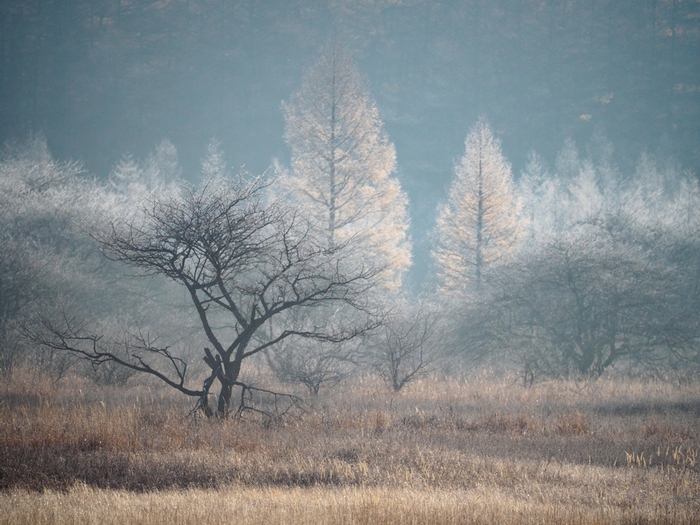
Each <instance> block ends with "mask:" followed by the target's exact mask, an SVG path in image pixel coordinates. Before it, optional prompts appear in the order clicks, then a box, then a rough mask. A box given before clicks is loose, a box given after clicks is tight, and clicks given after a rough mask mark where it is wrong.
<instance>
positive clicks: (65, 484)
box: [0, 374, 700, 523]
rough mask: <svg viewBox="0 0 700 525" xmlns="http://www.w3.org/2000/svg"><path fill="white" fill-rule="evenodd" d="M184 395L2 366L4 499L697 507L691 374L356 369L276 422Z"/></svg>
mask: <svg viewBox="0 0 700 525" xmlns="http://www.w3.org/2000/svg"><path fill="white" fill-rule="evenodd" d="M186 402H187V400H183V399H181V398H178V397H173V396H171V393H170V392H167V391H156V390H153V389H148V388H147V387H145V386H134V387H130V388H128V389H126V388H121V389H117V388H112V389H96V387H94V386H91V385H90V384H88V383H81V382H80V381H79V380H78V379H75V378H73V379H70V380H68V379H67V380H64V381H62V382H60V383H58V384H55V383H51V382H48V381H42V380H38V381H37V380H36V379H35V378H33V377H29V376H24V375H21V374H16V375H15V377H14V378H12V379H11V380H7V381H5V382H3V383H2V385H1V386H0V420H1V421H2V425H1V426H0V487H1V488H2V489H3V490H4V491H5V492H6V494H8V495H12V494H14V495H15V496H13V497H19V496H17V495H18V494H20V493H18V492H17V490H30V491H36V490H38V491H45V490H58V491H65V490H69V491H74V490H75V489H74V487H76V486H79V487H92V488H93V489H109V490H114V489H119V490H129V491H139V492H142V491H147V492H150V491H153V490H159V491H162V490H166V489H191V490H194V489H217V490H224V491H225V490H229V489H228V488H227V487H230V486H237V487H240V488H241V489H242V488H243V487H248V488H250V489H253V488H255V487H257V488H260V489H262V488H265V487H278V488H280V489H282V488H284V487H287V488H289V489H291V488H294V487H296V488H299V487H309V488H310V487H316V488H317V489H319V490H320V489H321V488H323V487H326V488H327V489H328V490H331V489H332V490H341V489H343V490H346V489H347V490H350V489H352V488H353V487H356V488H357V489H358V490H359V489H367V490H369V489H370V488H371V489H372V490H374V491H377V490H390V491H394V492H392V493H396V494H398V493H399V492H400V491H409V490H413V491H416V490H419V491H420V490H423V491H444V492H445V494H447V493H453V492H454V491H469V492H470V493H473V492H474V491H482V492H484V493H489V494H491V496H489V497H495V496H494V494H496V493H498V494H501V495H502V496H499V497H506V499H508V500H513V501H519V502H521V503H522V504H527V505H540V506H542V505H555V506H556V505H564V506H566V508H571V509H579V510H581V509H590V511H591V512H593V511H594V510H595V509H598V508H599V507H600V506H601V505H603V506H605V507H606V508H609V509H613V511H614V512H622V513H623V514H624V512H628V511H629V512H632V511H633V514H634V515H639V516H647V517H650V516H657V517H658V516H660V514H659V512H660V511H659V509H666V510H665V511H664V512H663V513H661V514H662V515H663V516H667V515H668V516H670V515H671V514H668V513H675V514H673V515H677V516H681V515H683V516H686V518H687V517H689V516H693V515H700V502H698V500H697V494H700V458H699V457H698V451H700V417H699V416H700V389H698V386H697V385H693V384H685V385H680V386H679V385H677V384H676V385H674V384H672V383H667V382H666V383H665V382H659V381H656V382H643V381H636V380H630V379H626V380H612V379H610V380H608V379H600V380H598V381H595V382H593V383H589V384H586V385H580V384H576V383H573V382H566V381H556V382H549V383H542V384H539V385H535V386H534V387H531V388H524V387H522V386H521V385H520V383H518V382H515V381H513V380H509V379H498V378H494V377H488V376H481V377H472V378H469V379H441V380H438V379H436V378H432V379H426V380H421V381H418V382H416V383H415V384H413V385H410V386H409V387H407V388H406V389H405V390H402V391H401V392H400V393H393V392H390V391H389V390H387V388H386V387H385V386H384V385H383V384H382V383H381V382H379V381H377V380H376V379H374V378H371V377H363V378H353V379H352V380H351V381H348V382H346V383H343V384H341V385H339V386H338V387H337V388H336V389H334V390H333V391H331V392H329V393H327V394H326V395H325V396H320V397H318V398H314V399H311V400H310V401H309V403H308V404H306V405H304V406H303V409H304V411H303V412H299V413H297V414H295V415H293V416H292V415H290V416H288V417H286V418H285V419H283V420H281V421H265V420H256V419H243V420H241V421H238V420H235V419H231V420H225V421H221V420H206V419H203V418H200V417H196V416H193V415H188V413H189V408H190V407H189V406H188V405H187V404H186ZM353 490H354V489H353ZM71 493H72V492H71ZM6 497H10V496H6ZM37 497H38V496H37ZM550 510H551V509H550ZM567 512H568V511H567ZM577 512H578V511H577ZM581 512H583V511H581ZM621 515H622V514H620V516H621ZM663 516H662V517H663ZM686 518H684V519H683V520H682V521H681V522H691V521H692V520H690V518H688V519H686ZM652 521H653V520H652ZM652 521H649V522H652ZM455 522H457V521H455ZM582 522H584V521H582ZM591 522H594V521H591ZM656 522H659V523H663V522H664V521H663V520H661V521H658V520H657V521H656ZM667 522H669V521H668V520H667Z"/></svg>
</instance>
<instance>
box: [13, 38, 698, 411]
mask: <svg viewBox="0 0 700 525" xmlns="http://www.w3.org/2000/svg"><path fill="white" fill-rule="evenodd" d="M282 109H283V114H284V117H285V121H286V132H285V139H286V142H287V144H288V146H289V148H290V150H291V163H290V166H288V167H287V166H283V165H281V164H277V165H276V166H275V168H274V173H267V174H264V175H262V176H254V175H250V174H247V173H235V172H233V171H232V170H231V169H230V168H229V167H228V165H227V163H226V160H225V158H224V155H223V153H222V151H221V148H220V145H219V144H218V143H217V142H216V141H212V142H211V143H210V144H209V146H208V148H207V151H206V154H205V156H204V158H203V159H202V162H201V167H200V171H201V174H200V179H201V183H199V184H197V185H194V184H188V183H185V182H184V181H183V180H182V168H181V167H180V164H179V162H178V159H177V151H176V149H175V148H174V146H173V145H172V144H171V143H170V142H168V141H163V142H162V143H161V144H160V145H159V146H158V147H157V148H156V149H155V150H154V151H153V153H151V154H150V155H149V156H147V157H146V158H144V159H137V158H135V157H133V156H124V157H123V158H122V160H121V161H120V162H119V163H118V164H117V165H116V166H115V167H114V168H113V170H112V172H111V174H110V176H109V178H108V180H107V181H106V182H102V181H98V180H96V179H91V178H89V177H88V176H87V175H86V174H85V173H84V172H83V171H82V169H81V166H80V165H79V164H75V163H61V162H57V161H55V160H54V159H53V158H52V157H51V155H50V154H49V152H48V150H47V148H46V144H45V141H43V140H42V139H40V138H34V139H31V140H30V141H29V142H28V144H25V145H20V146H12V145H7V146H6V147H5V150H4V152H3V156H2V162H0V183H1V184H2V185H3V192H2V199H3V205H2V225H3V228H2V235H3V236H4V237H5V239H4V240H5V246H6V247H9V249H6V250H5V251H4V252H3V255H2V259H1V260H0V264H2V266H3V271H2V274H1V275H2V277H1V281H0V292H1V294H2V295H1V296H0V297H1V300H0V305H1V307H2V316H1V317H0V330H1V333H0V336H1V340H0V344H2V347H1V348H2V352H1V355H0V357H1V358H2V366H3V370H5V371H8V370H11V369H12V368H13V366H15V365H16V364H17V363H18V362H20V361H22V360H23V359H24V360H25V362H28V363H29V364H30V365H31V366H34V367H39V368H41V367H43V368H44V369H45V370H49V371H51V372H52V373H54V374H55V375H61V374H65V373H67V371H68V370H69V369H70V368H71V367H73V369H74V370H75V369H76V367H79V366H83V367H86V366H87V367H88V368H86V369H85V370H86V371H90V370H91V372H90V373H92V374H93V376H94V377H95V378H96V379H97V380H98V381H104V382H119V381H122V382H123V381H127V380H129V378H130V377H132V376H133V375H134V374H140V375H145V376H149V377H151V378H153V379H155V380H157V381H159V382H162V383H165V384H166V385H168V386H170V387H172V388H174V389H176V390H178V391H179V392H181V393H182V394H183V395H186V396H189V397H191V398H192V399H193V402H194V404H195V406H196V407H197V408H198V409H201V411H202V412H203V413H204V414H206V415H207V416H214V415H217V416H220V417H226V416H227V415H229V414H231V413H235V414H238V415H241V414H243V413H246V412H249V411H258V410H260V409H259V408H258V407H257V406H256V405H255V403H254V402H253V401H252V400H253V399H254V398H255V396H261V395H268V396H273V397H275V399H277V398H278V397H281V398H283V399H284V402H280V403H275V404H274V405H275V406H276V407H278V408H279V407H286V408H283V409H282V410H286V409H289V408H290V407H292V406H294V404H295V402H296V401H295V399H296V398H294V396H285V395H282V394H280V393H277V392H272V391H270V390H268V389H266V388H264V385H259V384H255V383H254V382H251V381H250V380H249V379H248V378H247V377H246V365H247V363H250V362H252V361H256V362H262V363H265V364H266V365H267V366H268V367H269V369H270V370H271V371H272V372H274V373H275V374H276V375H277V377H278V379H279V380H281V381H282V382H288V383H298V384H303V385H305V386H306V387H307V388H308V390H309V392H310V393H312V394H318V392H319V390H320V389H321V388H322V387H323V386H324V385H330V384H334V383H337V382H339V381H340V380H342V379H343V378H344V377H345V376H346V375H347V374H349V373H352V372H354V371H356V370H358V367H363V366H364V367H369V368H371V369H373V370H374V371H375V372H376V373H378V374H379V375H381V376H382V377H383V378H385V379H386V381H387V383H388V384H389V385H390V386H391V387H392V388H394V389H395V390H400V389H401V388H403V387H404V386H405V385H406V384H407V383H409V382H410V381H412V380H414V379H415V378H417V377H420V376H421V375H423V374H426V373H429V372H431V371H434V370H436V369H438V368H439V367H441V366H443V367H444V366H446V363H448V362H453V361H455V360H457V359H461V362H463V363H469V365H470V366H474V365H475V364H477V363H483V362H486V363H491V364H493V363H499V364H501V365H502V364H504V363H505V364H508V365H510V366H515V367H517V369H518V370H519V371H520V372H521V373H522V374H523V378H524V380H525V382H533V381H534V380H536V379H539V378H541V377H551V376H556V375H563V374H577V375H584V376H597V375H600V374H602V373H603V372H604V371H605V370H607V369H608V368H610V367H612V366H618V365H620V366H624V367H645V368H646V369H655V370H658V369H667V368H682V369H684V370H696V369H697V365H698V361H699V359H700V355H699V354H698V352H697V349H698V345H697V343H698V334H699V332H698V328H700V327H698V322H697V321H698V306H700V301H698V299H699V298H700V296H699V295H698V279H699V278H700V266H698V261H699V260H700V259H699V258H698V257H697V255H698V248H700V244H699V243H698V237H697V232H698V231H699V229H698V227H697V226H698V224H697V221H698V213H697V211H696V210H697V209H698V207H697V204H698V199H700V190H699V189H698V185H697V180H696V179H695V178H694V177H693V176H692V175H690V174H687V173H685V174H684V173H679V172H678V170H677V169H675V168H674V167H673V166H672V165H669V166H662V165H659V164H658V162H657V161H656V160H654V159H653V158H651V157H648V156H642V158H641V159H640V162H639V165H638V167H637V171H636V173H635V174H634V175H632V176H629V177H626V176H624V175H623V174H622V173H620V172H619V171H618V170H617V168H616V167H615V166H614V164H613V163H612V161H611V158H610V148H611V145H610V144H609V143H608V142H607V140H606V139H605V138H604V137H603V136H599V137H597V139H596V141H595V142H594V145H596V147H595V148H591V151H590V152H589V153H590V154H589V158H586V159H581V158H580V156H579V152H578V151H577V148H576V145H575V144H574V143H573V141H568V142H567V143H566V145H565V147H564V149H563V150H562V151H561V152H560V154H559V155H558V157H557V160H556V163H555V166H554V169H553V170H550V169H549V168H548V167H547V166H546V165H545V163H544V162H543V161H542V159H541V158H540V157H539V156H538V155H537V154H535V153H532V154H531V155H530V159H529V164H528V166H527V169H526V171H525V172H524V173H523V174H522V175H521V176H520V177H519V180H518V181H517V182H516V181H515V178H514V177H513V174H512V170H511V167H510V164H509V163H508V161H507V160H506V158H505V157H504V155H503V153H502V151H501V146H500V142H499V140H498V139H497V138H496V137H495V136H494V133H493V131H492V130H491V127H490V125H489V123H488V121H487V120H486V119H485V118H481V119H479V120H478V121H477V122H476V124H475V125H474V127H473V128H472V130H471V131H470V132H469V134H468V135H467V137H466V140H465V149H464V155H463V157H462V158H461V159H460V161H459V162H458V163H457V164H456V166H455V170H454V179H453V182H452V185H451V187H450V189H449V192H448V195H447V198H446V200H445V202H444V203H443V204H442V205H441V206H440V209H439V211H438V216H437V222H436V226H435V229H434V249H433V264H434V276H435V278H434V281H433V283H432V286H431V288H432V289H429V290H426V291H425V293H423V294H422V295H420V296H416V295H415V294H410V293H408V292H407V291H406V290H405V286H403V285H402V277H403V276H404V275H405V272H406V271H407V269H408V267H409V266H410V264H411V251H412V249H411V239H410V237H409V236H408V231H409V217H408V211H407V207H408V199H407V196H406V194H405V192H404V191H403V190H402V188H401V185H400V183H399V180H398V178H397V177H396V153H395V149H394V146H393V144H392V143H391V142H390V141H389V138H388V136H387V134H386V132H385V131H384V127H383V123H382V121H381V119H380V118H379V113H378V109H377V105H376V103H375V101H374V99H373V98H372V96H371V94H370V92H369V89H368V87H367V81H366V79H365V78H364V77H363V75H362V74H361V73H360V72H359V70H358V69H357V67H356V65H355V63H354V61H353V59H352V58H351V57H350V55H349V54H348V52H347V51H346V50H345V49H344V48H343V47H342V46H340V45H338V44H330V45H328V46H327V47H326V48H325V49H324V51H323V53H322V54H321V56H320V58H319V59H318V60H317V62H316V63H315V64H314V65H312V66H311V67H310V68H308V69H307V71H306V73H305V75H304V82H303V84H302V87H301V89H300V90H299V91H298V92H297V93H295V94H294V95H292V97H291V98H290V99H289V101H288V102H286V103H285V104H284V105H283V108H282ZM30 355H31V356H32V357H31V358H28V356H30ZM27 360H28V361H27ZM212 396H214V398H215V402H214V403H212Z"/></svg>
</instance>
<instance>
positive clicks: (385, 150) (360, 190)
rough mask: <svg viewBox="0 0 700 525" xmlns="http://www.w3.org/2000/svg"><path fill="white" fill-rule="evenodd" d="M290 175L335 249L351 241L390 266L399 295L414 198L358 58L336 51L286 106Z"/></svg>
mask: <svg viewBox="0 0 700 525" xmlns="http://www.w3.org/2000/svg"><path fill="white" fill-rule="evenodd" d="M283 109H284V116H285V119H286V133H285V138H286V141H287V143H288V144H289V146H290V148H291V150H292V169H291V173H289V174H286V175H285V176H283V177H282V186H283V187H284V189H285V190H286V191H287V192H288V193H289V195H290V196H291V199H292V200H293V201H294V202H295V203H297V204H301V205H302V206H304V207H305V208H306V211H307V212H308V213H309V215H310V216H311V217H312V219H313V221H314V223H315V224H316V228H317V229H318V230H319V231H323V232H325V233H326V235H327V240H328V243H329V244H330V245H333V244H334V243H337V242H341V243H343V242H348V241H349V240H352V241H353V242H354V243H357V244H358V245H359V246H362V247H363V250H362V253H363V256H364V257H372V258H373V259H374V260H375V264H377V265H379V266H385V267H387V270H386V271H385V272H384V273H383V275H382V281H383V282H384V284H385V285H386V286H387V287H389V288H392V289H398V288H399V287H400V285H401V277H402V275H403V273H404V272H405V271H406V270H407V269H408V267H409V266H410V264H411V243H410V240H409V238H408V235H407V230H408V224H409V220H408V213H407V209H406V208H407V204H408V199H407V197H406V194H405V193H404V192H403V190H402V189H401V186H400V184H399V181H398V180H397V179H396V178H395V177H393V176H392V174H393V173H394V170H395V168H396V152H395V150H394V146H393V144H391V143H390V142H389V141H388V139H387V136H386V134H385V133H384V131H383V124H382V121H381V119H380V118H379V113H378V110H377V107H376V105H375V103H374V101H373V100H372V99H371V97H370V94H369V92H368V90H367V88H366V86H365V82H364V80H363V79H362V77H361V75H360V74H359V72H358V70H357V68H356V66H355V65H354V63H353V61H352V60H351V58H350V57H349V56H348V55H347V54H346V53H345V52H344V51H343V49H342V48H341V47H339V46H338V45H333V46H330V47H329V48H328V49H327V51H326V52H325V53H324V54H322V56H321V57H320V58H319V59H318V61H317V62H316V63H315V64H314V65H313V66H312V67H311V68H310V69H309V70H308V71H307V73H306V75H305V77H304V81H303V85H302V88H301V90H300V91H299V92H297V93H296V94H294V95H293V96H292V98H291V100H290V101H289V103H285V104H284V105H283Z"/></svg>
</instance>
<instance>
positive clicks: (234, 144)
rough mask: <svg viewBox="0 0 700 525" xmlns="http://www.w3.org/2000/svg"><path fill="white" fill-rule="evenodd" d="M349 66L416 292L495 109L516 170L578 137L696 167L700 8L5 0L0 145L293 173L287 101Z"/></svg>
mask: <svg viewBox="0 0 700 525" xmlns="http://www.w3.org/2000/svg"><path fill="white" fill-rule="evenodd" d="M329 39H338V40H339V41H341V42H343V43H344V44H345V45H346V46H347V47H348V48H349V49H350V50H352V51H353V52H354V53H355V57H356V59H357V62H358V64H359V67H360V69H361V70H362V71H363V72H364V74H366V76H367V78H368V81H369V86H370V90H371V92H372V94H373V95H374V97H375V98H376V100H377V103H378V106H379V108H380V111H381V115H382V118H383V120H384V122H385V126H386V130H387V132H388V134H389V138H390V140H391V141H393V142H394V144H395V145H396V150H397V156H398V176H399V178H400V180H401V183H402V185H403V187H404V188H405V189H406V191H407V192H408V194H409V197H410V200H411V217H412V236H413V239H414V246H415V250H414V251H415V254H414V261H415V263H414V269H413V270H412V272H411V277H410V278H409V280H412V281H413V283H414V285H415V284H416V283H419V282H421V281H422V280H423V279H424V274H425V272H426V268H427V264H428V263H427V261H428V252H429V243H428V239H427V235H428V231H429V230H430V229H431V228H432V226H433V224H434V217H435V207H436V204H437V203H438V201H439V200H440V199H442V198H443V197H444V194H445V189H446V186H447V184H448V183H449V181H450V179H451V177H452V174H453V173H452V168H453V165H454V162H455V160H456V159H457V158H458V157H459V156H461V155H462V154H463V152H464V151H463V149H464V145H463V141H464V138H465V135H466V134H467V132H468V131H469V129H470V128H471V126H472V125H473V124H474V121H475V120H476V118H477V117H478V116H479V115H485V116H486V117H487V118H488V119H489V120H490V122H491V124H492V126H493V129H494V131H495V133H496V134H497V135H498V136H499V137H500V139H501V140H502V144H503V152H504V154H505V155H506V156H507V158H508V159H509V160H510V162H511V163H512V164H513V168H514V173H515V174H516V177H517V175H518V174H519V172H520V171H521V170H522V169H523V168H524V166H525V163H526V156H527V153H528V151H530V150H532V149H534V150H536V151H538V152H539V153H540V154H541V155H542V156H543V157H544V159H545V160H546V161H547V162H549V163H550V164H553V163H554V159H555V157H556V154H557V152H558V151H559V150H560V149H561V148H562V146H563V144H564V141H565V139H566V138H568V137H572V138H573V139H574V140H575V141H576V143H577V146H578V147H579V150H580V152H581V155H582V156H585V157H589V158H592V159H595V157H596V156H597V155H602V154H603V153H602V152H601V151H599V149H600V148H601V147H603V145H604V144H606V143H607V142H608V141H610V142H612V143H613V144H614V152H613V161H614V162H615V164H617V166H619V167H620V169H621V170H623V171H628V172H631V171H632V170H633V167H634V165H635V163H636V161H637V159H638V157H639V155H640V153H642V152H645V151H646V152H648V153H651V154H654V155H657V156H658V157H659V158H661V159H663V160H664V161H669V162H675V163H678V164H679V165H680V166H681V167H682V168H687V169H691V170H693V171H694V172H696V173H697V172H698V171H700V170H698V169H697V168H698V163H699V162H700V141H699V140H698V139H699V138H700V1H698V0H572V1H563V0H465V1H451V2H436V1H426V0H405V1H401V0H386V1H381V0H380V1H371V0H355V1H352V0H336V1H327V2H320V1H319V2H311V1H308V0H306V1H301V0H265V1H262V0H159V1H153V0H62V1H57V0H54V1H51V0H3V1H2V2H0V141H2V142H4V141H7V140H11V139H14V138H22V137H25V136H27V135H28V134H29V133H42V134H43V135H44V136H45V137H46V139H47V142H48V145H49V149H50V150H51V152H52V153H53V154H54V156H56V157H57V158H59V159H68V158H72V159H80V160H82V161H83V162H84V164H85V166H86V168H87V169H88V170H90V171H91V172H93V173H94V174H96V175H97V176H99V177H105V176H106V175H107V174H108V172H109V170H110V168H111V167H112V166H113V165H114V164H115V162H117V161H118V160H119V159H120V157H121V156H122V155H123V154H125V153H131V154H134V155H135V156H137V157H141V156H144V155H146V154H147V152H148V151H150V150H152V149H153V148H154V146H156V144H158V143H159V142H160V141H161V140H162V139H163V138H168V139H169V140H170V141H172V143H173V144H174V145H175V146H176V147H177V150H178V154H179V158H180V161H181V163H182V165H183V167H184V174H185V177H186V178H189V179H190V180H195V179H196V178H197V176H198V170H199V167H198V166H199V161H200V159H201V158H202V156H203V155H204V150H205V145H206V143H207V142H208V141H209V140H210V139H211V138H212V137H216V138H217V139H218V140H219V141H220V142H221V145H222V149H223V150H224V151H225V153H226V155H227V158H228V161H229V164H230V165H232V166H235V167H237V166H245V168H246V169H247V170H249V171H251V172H253V173H259V172H262V171H263V170H265V169H266V168H268V166H270V164H271V163H272V161H273V159H275V158H277V159H279V160H280V161H281V162H283V163H287V162H288V157H289V152H288V149H287V147H286V146H285V144H284V140H283V132H284V121H283V118H282V112H281V110H280V104H281V102H282V101H283V100H288V99H289V97H290V95H291V94H292V93H293V92H295V91H297V90H298V89H299V87H300V84H301V78H302V74H303V71H304V68H305V67H307V66H308V65H310V64H311V63H312V62H313V61H314V60H315V59H316V57H317V53H318V51H319V48H320V46H322V45H323V44H324V43H326V42H328V40H329Z"/></svg>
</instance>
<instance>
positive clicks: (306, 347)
mask: <svg viewBox="0 0 700 525" xmlns="http://www.w3.org/2000/svg"><path fill="white" fill-rule="evenodd" d="M357 345H358V342H356V341H348V342H344V343H339V344H332V343H328V342H326V341H303V342H301V344H299V342H295V341H289V342H284V343H282V344H280V345H276V346H274V347H272V348H271V349H270V351H269V352H268V353H267V363H268V366H269V367H270V369H271V370H272V371H273V372H274V373H275V375H276V376H277V379H279V380H280V381H282V382H283V383H290V384H301V385H304V386H305V387H306V388H307V389H308V391H309V394H311V395H312V396H317V395H318V393H319V391H320V390H321V387H323V386H327V385H331V386H332V385H335V384H337V383H339V382H340V381H342V380H343V379H345V378H346V377H347V376H348V375H349V374H350V373H351V372H352V370H353V368H354V361H356V359H357V348H356V347H357Z"/></svg>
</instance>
